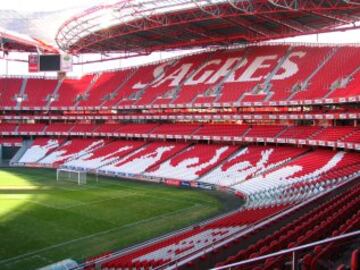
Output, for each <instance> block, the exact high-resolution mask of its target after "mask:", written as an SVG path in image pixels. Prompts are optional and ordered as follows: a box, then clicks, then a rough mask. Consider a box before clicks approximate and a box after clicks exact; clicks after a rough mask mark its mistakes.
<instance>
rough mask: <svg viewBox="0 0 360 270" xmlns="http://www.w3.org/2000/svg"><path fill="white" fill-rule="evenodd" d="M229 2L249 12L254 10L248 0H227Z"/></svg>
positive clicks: (234, 6) (236, 7) (238, 8)
mask: <svg viewBox="0 0 360 270" xmlns="http://www.w3.org/2000/svg"><path fill="white" fill-rule="evenodd" d="M228 2H229V4H230V5H231V6H232V7H233V8H235V9H237V10H240V11H243V12H245V13H251V12H253V11H254V6H253V4H252V1H250V0H228Z"/></svg>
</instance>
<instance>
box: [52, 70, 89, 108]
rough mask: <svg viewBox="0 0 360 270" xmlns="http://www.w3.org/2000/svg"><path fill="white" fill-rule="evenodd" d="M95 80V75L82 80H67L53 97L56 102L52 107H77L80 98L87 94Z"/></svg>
mask: <svg viewBox="0 0 360 270" xmlns="http://www.w3.org/2000/svg"><path fill="white" fill-rule="evenodd" d="M93 78H94V76H93V75H87V76H85V77H83V78H81V79H80V80H76V79H65V80H64V81H63V82H62V83H61V85H60V87H59V89H58V91H57V94H56V95H55V96H54V97H53V98H54V100H53V101H52V102H51V104H50V106H51V107H56V108H61V107H71V106H75V104H76V102H77V98H78V96H79V95H82V94H84V93H85V91H86V90H87V89H88V88H89V87H90V85H91V81H92V80H93Z"/></svg>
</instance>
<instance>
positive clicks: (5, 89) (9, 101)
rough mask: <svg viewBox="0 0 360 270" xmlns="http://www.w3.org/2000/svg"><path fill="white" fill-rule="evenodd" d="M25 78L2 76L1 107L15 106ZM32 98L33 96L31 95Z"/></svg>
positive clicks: (0, 88)
mask: <svg viewBox="0 0 360 270" xmlns="http://www.w3.org/2000/svg"><path fill="white" fill-rule="evenodd" d="M23 81H24V80H23V79H13V78H0V107H15V106H16V103H17V100H16V96H17V95H19V94H20V89H21V86H22V84H23ZM29 98H31V97H29Z"/></svg>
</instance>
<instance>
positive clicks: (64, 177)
mask: <svg viewBox="0 0 360 270" xmlns="http://www.w3.org/2000/svg"><path fill="white" fill-rule="evenodd" d="M56 181H57V182H59V181H68V182H76V183H77V184H78V185H85V184H86V172H83V171H77V170H71V169H65V168H58V169H57V170H56Z"/></svg>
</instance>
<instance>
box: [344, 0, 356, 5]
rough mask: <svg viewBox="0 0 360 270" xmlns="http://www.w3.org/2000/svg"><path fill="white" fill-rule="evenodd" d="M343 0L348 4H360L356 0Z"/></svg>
mask: <svg viewBox="0 0 360 270" xmlns="http://www.w3.org/2000/svg"><path fill="white" fill-rule="evenodd" d="M342 1H343V2H345V3H346V4H349V5H358V6H360V3H359V2H355V1H353V0H342Z"/></svg>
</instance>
